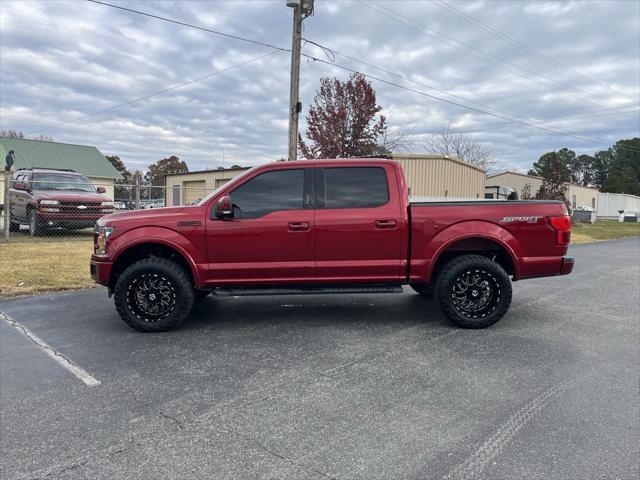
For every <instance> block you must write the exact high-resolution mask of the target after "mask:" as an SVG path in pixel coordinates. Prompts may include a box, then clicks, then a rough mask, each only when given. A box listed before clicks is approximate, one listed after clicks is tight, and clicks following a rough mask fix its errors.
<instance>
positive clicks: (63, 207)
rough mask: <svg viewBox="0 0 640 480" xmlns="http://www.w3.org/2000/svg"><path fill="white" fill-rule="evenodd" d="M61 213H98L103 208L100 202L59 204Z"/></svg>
mask: <svg viewBox="0 0 640 480" xmlns="http://www.w3.org/2000/svg"><path fill="white" fill-rule="evenodd" d="M59 208H60V212H61V213H83V212H85V213H99V212H100V210H101V209H102V208H104V207H102V206H101V204H100V202H60V206H59Z"/></svg>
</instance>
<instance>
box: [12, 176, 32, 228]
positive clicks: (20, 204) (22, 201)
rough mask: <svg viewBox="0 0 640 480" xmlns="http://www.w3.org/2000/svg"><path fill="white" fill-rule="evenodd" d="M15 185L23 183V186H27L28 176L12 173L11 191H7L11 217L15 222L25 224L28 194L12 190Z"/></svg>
mask: <svg viewBox="0 0 640 480" xmlns="http://www.w3.org/2000/svg"><path fill="white" fill-rule="evenodd" d="M16 183H24V184H25V185H28V183H29V176H28V175H27V174H24V173H17V174H15V173H14V180H12V182H11V186H10V188H11V190H10V191H9V196H10V198H9V203H10V212H11V217H12V218H14V219H16V220H21V221H23V222H27V221H28V218H27V199H28V198H29V194H28V193H27V192H25V191H23V190H14V189H13V185H14V184H16Z"/></svg>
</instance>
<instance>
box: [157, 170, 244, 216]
mask: <svg viewBox="0 0 640 480" xmlns="http://www.w3.org/2000/svg"><path fill="white" fill-rule="evenodd" d="M245 170H248V167H247V168H225V169H223V170H201V171H198V172H186V173H174V174H170V175H166V176H165V177H164V185H165V187H166V188H165V199H164V201H165V205H166V206H168V207H172V206H176V205H190V204H191V203H193V202H194V201H196V200H198V199H200V198H202V197H204V196H206V195H208V194H209V193H211V192H213V191H214V190H215V189H216V188H218V187H219V186H221V185H224V184H225V183H227V182H228V181H229V180H231V179H232V178H233V177H237V176H238V175H240V174H241V173H242V172H244V171H245Z"/></svg>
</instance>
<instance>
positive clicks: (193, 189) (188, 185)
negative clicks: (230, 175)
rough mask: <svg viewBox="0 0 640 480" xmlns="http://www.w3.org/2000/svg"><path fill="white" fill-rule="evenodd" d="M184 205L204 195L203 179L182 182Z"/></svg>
mask: <svg viewBox="0 0 640 480" xmlns="http://www.w3.org/2000/svg"><path fill="white" fill-rule="evenodd" d="M182 187H183V190H184V192H183V195H182V198H183V199H184V205H191V204H192V203H193V202H195V201H196V200H198V199H200V198H202V197H204V196H205V187H204V180H194V181H190V182H182Z"/></svg>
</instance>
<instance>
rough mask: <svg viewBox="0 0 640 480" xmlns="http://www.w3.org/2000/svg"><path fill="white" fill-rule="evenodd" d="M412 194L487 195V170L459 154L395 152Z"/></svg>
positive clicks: (424, 195) (424, 196)
mask: <svg viewBox="0 0 640 480" xmlns="http://www.w3.org/2000/svg"><path fill="white" fill-rule="evenodd" d="M392 158H393V159H394V160H397V161H398V162H400V165H402V169H403V170H404V174H405V177H406V179H407V185H408V186H409V195H410V196H411V197H412V198H434V199H441V198H469V199H471V198H484V185H485V178H486V173H485V171H484V170H483V169H481V168H479V167H476V166H475V165H471V164H470V163H467V162H463V161H462V160H458V159H457V158H453V157H449V156H447V155H438V154H421V153H394V154H393V155H392Z"/></svg>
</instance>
